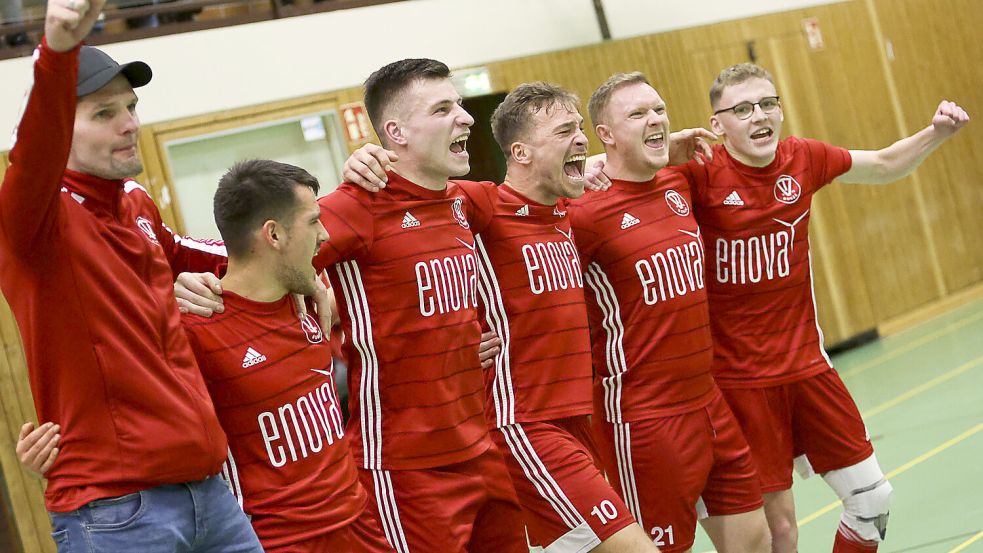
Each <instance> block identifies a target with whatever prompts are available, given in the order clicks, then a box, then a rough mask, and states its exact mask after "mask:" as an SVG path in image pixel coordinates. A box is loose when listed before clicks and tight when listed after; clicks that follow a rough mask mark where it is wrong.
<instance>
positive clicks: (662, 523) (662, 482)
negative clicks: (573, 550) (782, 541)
mask: <svg viewBox="0 0 983 553" xmlns="http://www.w3.org/2000/svg"><path fill="white" fill-rule="evenodd" d="M594 430H595V433H596V434H597V436H598V443H599V445H600V447H601V453H602V458H603V460H604V466H605V470H606V471H607V474H608V478H609V479H610V480H611V484H612V485H613V486H614V487H615V489H616V490H618V491H620V492H621V496H622V497H623V498H624V499H625V503H626V504H627V505H628V506H629V508H630V509H631V512H632V514H634V515H635V518H636V519H637V520H638V523H639V524H641V525H642V528H643V529H644V530H645V532H646V533H647V534H649V536H650V537H651V538H652V540H653V541H654V542H655V544H656V545H657V546H659V549H660V550H661V551H662V552H663V553H671V552H674V551H686V550H687V549H689V548H690V547H692V546H693V541H694V540H695V538H696V520H697V509H696V504H697V502H698V501H700V500H701V499H702V501H703V504H704V505H705V506H706V510H707V513H708V514H709V515H710V516H721V515H734V514H738V513H747V512H750V511H753V510H755V509H758V508H760V507H761V505H762V501H761V487H760V484H758V476H757V474H756V473H755V472H754V464H753V462H752V461H751V453H750V449H749V448H748V445H747V441H746V440H745V439H744V434H743V433H742V432H741V428H740V426H738V424H737V420H735V419H734V415H733V414H732V413H731V412H730V409H728V408H727V402H725V401H724V399H723V397H721V396H720V395H719V394H717V395H716V397H714V398H713V399H712V400H711V401H710V403H708V404H707V405H706V406H704V407H701V408H699V409H697V410H695V411H690V412H688V413H681V414H678V415H670V416H666V417H656V418H651V419H643V420H638V421H632V422H626V423H620V424H613V423H610V422H607V421H604V420H601V419H600V418H598V419H596V420H595V421H594Z"/></svg>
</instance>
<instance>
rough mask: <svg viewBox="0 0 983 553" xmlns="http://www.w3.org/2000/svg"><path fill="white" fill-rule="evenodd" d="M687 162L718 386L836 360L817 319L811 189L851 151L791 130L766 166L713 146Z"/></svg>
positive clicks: (843, 166) (798, 372)
mask: <svg viewBox="0 0 983 553" xmlns="http://www.w3.org/2000/svg"><path fill="white" fill-rule="evenodd" d="M713 155H714V157H713V161H712V162H710V163H709V164H707V165H706V166H705V167H701V166H699V165H697V164H696V163H695V162H691V163H690V164H688V165H687V166H686V171H687V172H688V173H689V175H690V176H691V177H692V179H693V180H692V184H693V185H694V186H693V203H694V213H695V215H696V220H697V222H698V223H699V224H700V228H701V229H702V230H703V240H704V243H705V244H706V248H707V253H708V257H709V258H710V260H711V261H710V263H709V264H708V265H707V292H708V295H709V299H710V326H711V329H712V331H713V339H714V363H713V374H714V376H715V377H716V379H717V383H718V384H719V385H720V386H721V387H747V386H770V385H777V384H782V383H786V382H791V381H794V380H798V379H800V378H806V377H808V376H811V375H813V374H817V373H819V372H821V371H823V370H825V369H828V368H829V367H831V366H832V363H831V362H830V360H829V356H828V355H826V351H825V350H824V349H823V334H822V330H820V328H819V324H818V322H817V320H816V302H815V297H814V295H813V284H812V269H811V266H810V254H809V210H810V207H811V205H812V195H813V194H815V193H816V192H817V191H818V190H819V189H820V188H822V187H823V186H824V185H826V184H827V183H829V182H830V181H832V180H833V179H834V178H836V177H838V176H839V175H842V174H843V173H845V172H847V171H848V170H849V169H850V164H851V161H852V160H851V158H850V152H848V151H847V150H844V149H842V148H836V147H833V146H830V145H828V144H824V143H822V142H819V141H816V140H807V139H802V138H795V137H791V138H787V139H785V140H782V141H781V142H780V143H779V145H778V152H777V154H776V156H775V160H774V161H773V162H772V163H771V164H770V165H768V166H767V167H760V168H756V167H748V166H746V165H744V164H742V163H740V162H738V161H737V160H735V159H734V158H732V157H731V156H730V155H729V154H728V153H727V150H726V149H725V148H724V147H723V146H719V145H718V146H715V147H714V151H713Z"/></svg>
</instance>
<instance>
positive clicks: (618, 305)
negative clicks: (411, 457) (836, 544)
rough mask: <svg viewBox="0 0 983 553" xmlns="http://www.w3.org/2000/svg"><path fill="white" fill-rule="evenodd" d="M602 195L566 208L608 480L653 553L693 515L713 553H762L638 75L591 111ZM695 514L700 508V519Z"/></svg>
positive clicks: (691, 236) (677, 196)
mask: <svg viewBox="0 0 983 553" xmlns="http://www.w3.org/2000/svg"><path fill="white" fill-rule="evenodd" d="M588 109H589V111H590V116H591V121H592V122H593V123H594V125H595V131H596V133H597V136H598V138H599V139H600V140H601V142H603V143H604V149H605V152H606V154H607V161H606V165H605V167H604V171H605V173H606V174H607V175H608V176H609V177H610V178H611V179H612V185H611V188H610V190H608V191H607V192H604V193H589V194H587V195H585V196H583V197H582V198H580V199H577V200H574V201H573V202H571V203H570V207H569V210H570V220H571V224H572V226H573V230H574V236H575V238H576V240H577V246H578V250H579V251H580V255H581V259H582V261H583V263H584V269H585V271H584V272H585V279H586V281H587V285H588V287H589V291H588V293H587V306H588V313H589V316H590V327H591V338H592V341H593V351H594V360H595V363H594V367H595V385H594V404H595V416H594V421H593V422H594V428H595V430H596V432H597V436H598V441H599V443H600V445H601V447H600V449H601V451H602V457H603V459H604V466H605V469H606V471H607V474H608V478H609V479H610V480H611V481H612V483H613V484H614V485H615V487H616V489H618V490H619V491H620V493H621V496H622V497H623V498H624V500H625V502H626V503H627V504H628V506H629V508H630V509H631V512H632V514H634V516H635V519H636V520H637V521H638V522H639V524H641V525H642V527H643V528H644V529H645V530H646V531H647V532H648V533H649V535H650V536H651V538H652V539H653V540H654V541H655V543H656V545H658V546H659V547H660V548H661V549H662V551H665V552H679V551H688V550H689V549H690V548H691V547H692V545H693V541H694V538H695V530H696V521H697V511H698V510H700V511H701V515H702V516H703V517H706V516H707V515H709V518H704V519H703V520H702V521H701V522H702V523H703V526H704V528H705V529H706V530H707V533H708V534H709V535H710V537H711V539H712V540H713V542H714V544H715V545H716V547H717V550H718V551H741V552H754V553H766V552H767V551H768V550H769V545H768V544H769V538H768V525H767V523H766V521H765V516H764V512H763V510H762V508H761V506H762V500H761V490H760V486H759V485H758V481H757V476H756V474H755V472H754V468H753V464H752V461H751V456H750V453H749V450H748V445H747V442H746V441H745V439H744V436H743V434H742V433H741V430H740V427H739V426H738V424H737V421H736V420H735V419H734V416H733V414H731V412H730V409H729V408H728V407H727V404H726V402H725V401H724V399H723V397H722V395H721V394H720V390H719V389H718V388H717V386H716V384H714V381H713V377H712V376H711V374H710V365H711V362H712V359H713V354H712V349H713V345H712V341H711V336H710V327H709V314H708V311H707V297H706V291H705V284H704V271H703V264H704V253H703V243H702V238H701V235H700V229H699V227H698V226H697V225H696V221H695V219H694V218H693V214H692V211H691V209H690V203H691V200H690V189H689V185H688V183H687V181H686V178H685V177H684V176H683V175H680V174H679V173H677V172H674V171H668V170H667V171H660V169H662V168H663V167H665V165H666V164H667V163H668V162H669V161H670V160H669V136H670V135H669V116H668V113H667V112H666V104H665V102H664V101H663V100H662V98H661V97H660V96H659V94H658V93H657V92H656V91H655V89H654V88H652V86H651V85H650V84H649V82H648V80H647V79H646V78H645V76H644V75H642V74H641V73H627V74H625V73H621V74H617V75H614V76H612V77H611V78H609V79H608V80H607V81H605V82H604V83H603V84H602V85H601V86H600V87H598V89H597V90H596V91H595V92H594V93H593V94H592V95H591V98H590V101H589V102H588ZM698 504H699V507H698Z"/></svg>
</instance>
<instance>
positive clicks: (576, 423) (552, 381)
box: [346, 83, 656, 552]
mask: <svg viewBox="0 0 983 553" xmlns="http://www.w3.org/2000/svg"><path fill="white" fill-rule="evenodd" d="M578 103H579V100H578V99H577V98H576V96H574V95H573V94H571V93H569V92H568V91H566V90H563V89H562V88H560V87H557V86H555V85H550V84H547V83H529V84H524V85H520V86H519V87H517V88H516V89H515V90H513V91H512V92H511V93H510V94H509V95H508V96H507V97H506V99H505V101H504V102H503V103H502V105H500V106H499V107H498V108H497V109H496V111H495V113H494V114H493V116H492V130H493V133H494V134H495V139H496V141H497V142H498V143H499V146H500V147H501V148H502V150H503V152H504V153H505V155H506V157H507V158H508V175H507V176H506V180H505V183H503V184H502V185H501V186H495V185H494V184H492V183H475V182H461V181H455V182H454V183H453V188H454V190H456V191H459V192H460V193H461V194H463V195H464V197H466V198H467V202H465V204H464V206H463V209H464V211H465V213H464V214H463V216H464V217H465V218H466V221H467V223H468V227H469V229H470V230H471V231H472V232H473V233H474V249H475V253H476V255H477V258H478V276H479V290H480V292H481V295H482V300H483V303H484V304H485V322H486V324H487V326H488V327H489V328H490V329H491V330H493V331H494V332H495V333H496V334H497V335H498V336H499V337H500V338H501V339H502V352H501V353H500V354H499V355H498V356H497V357H496V359H495V364H494V366H493V367H492V368H491V370H489V371H488V372H487V373H486V379H485V380H486V382H485V388H486V396H487V398H486V405H487V407H486V410H487V417H488V419H489V421H490V422H491V423H492V424H493V425H494V427H495V428H496V429H497V430H498V432H495V433H493V438H494V439H495V441H496V443H497V444H498V447H499V449H500V450H501V451H502V452H503V454H504V455H505V459H506V464H507V465H508V467H509V471H510V473H511V476H512V482H513V484H514V485H515V488H516V492H517V493H518V496H519V502H520V503H521V504H522V506H523V509H524V511H525V514H526V524H527V527H528V530H529V535H530V538H531V540H532V541H533V542H535V543H536V544H538V545H540V546H545V550H546V551H550V552H566V551H587V550H596V551H619V552H632V551H656V548H655V547H653V546H652V542H651V540H649V539H647V538H646V536H645V534H644V532H642V531H641V528H640V527H639V526H638V525H637V524H635V523H634V520H633V519H632V516H631V514H630V512H629V511H628V509H627V507H625V505H624V503H623V502H622V501H621V499H620V498H619V497H618V495H617V493H615V492H614V490H613V489H612V488H611V486H610V484H608V483H607V482H606V481H605V479H604V476H603V474H601V472H600V470H599V469H598V468H597V464H598V461H597V457H598V456H597V455H596V454H595V448H594V444H593V440H592V437H591V433H590V422H589V415H590V413H591V409H592V402H591V394H590V382H591V358H590V336H589V332H588V328H587V316H586V308H585V304H584V296H583V272H582V269H581V265H580V260H579V257H578V255H577V251H576V246H575V244H574V242H573V239H572V234H571V229H570V222H569V219H568V218H567V215H566V207H565V204H564V202H565V200H566V199H567V198H573V197H577V196H580V195H581V194H583V191H584V184H585V183H584V176H585V166H586V151H587V149H586V145H587V138H586V136H585V135H584V133H583V130H582V128H581V125H582V122H583V118H582V117H581V116H580V114H579V113H578V111H577V104H578ZM373 156H375V157H374V158H373ZM399 159H402V158H401V157H400V158H399ZM388 161H389V159H388V158H387V154H386V153H385V152H383V151H381V150H380V149H379V148H377V147H371V146H368V147H365V148H363V149H362V150H360V151H359V152H358V153H356V154H355V155H354V156H353V157H352V158H351V159H350V160H349V162H348V163H346V176H351V178H352V179H353V180H357V181H359V182H363V183H364V184H365V186H366V187H367V188H370V187H371V185H369V184H368V182H367V181H368V179H365V180H362V179H361V178H360V177H363V178H364V177H365V176H366V175H363V174H362V173H360V172H359V171H357V170H354V169H353V166H355V165H359V166H360V167H361V168H362V169H365V168H368V167H370V166H371V165H373V164H376V165H379V166H384V165H385V164H386V163H388ZM373 162H374V163H373ZM370 173H371V171H370ZM375 176H376V177H380V178H381V177H382V176H383V175H375ZM390 186H391V185H390ZM558 320H559V321H562V324H561V325H560V326H559V327H557V326H556V323H557V321H558ZM547 329H548V331H547Z"/></svg>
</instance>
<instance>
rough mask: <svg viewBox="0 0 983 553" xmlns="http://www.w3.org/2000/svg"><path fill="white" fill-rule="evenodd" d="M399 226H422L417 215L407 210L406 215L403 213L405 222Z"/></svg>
mask: <svg viewBox="0 0 983 553" xmlns="http://www.w3.org/2000/svg"><path fill="white" fill-rule="evenodd" d="M399 226H401V227H403V228H413V227H418V226H420V221H419V220H418V219H417V218H416V217H414V216H413V215H412V214H411V213H410V212H409V211H407V212H406V215H403V224H402V225H399Z"/></svg>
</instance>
